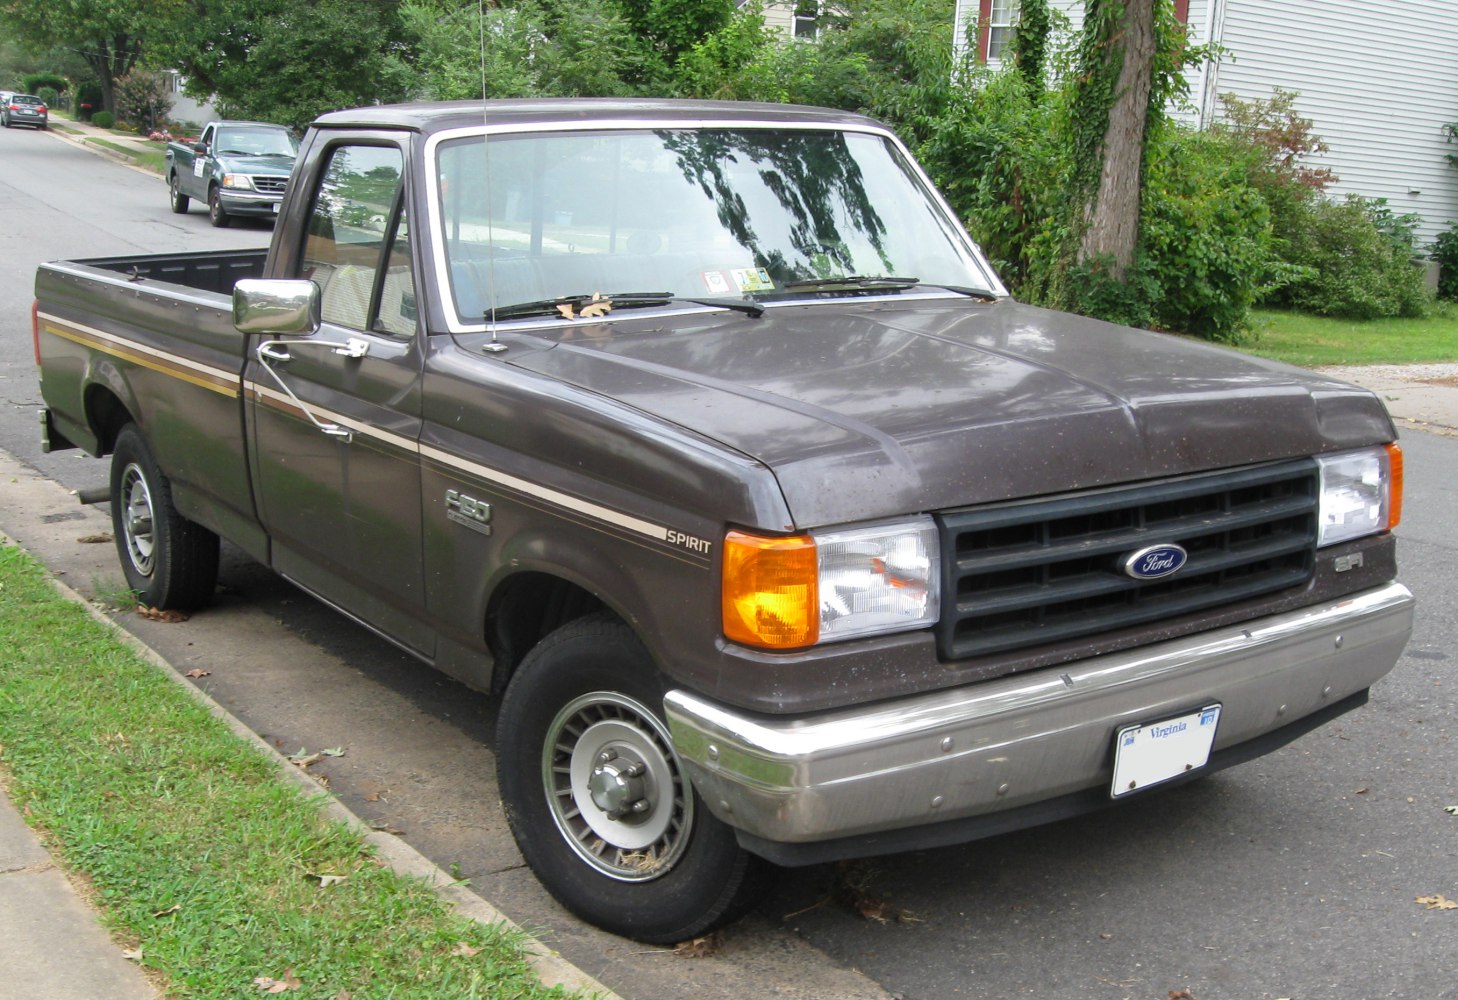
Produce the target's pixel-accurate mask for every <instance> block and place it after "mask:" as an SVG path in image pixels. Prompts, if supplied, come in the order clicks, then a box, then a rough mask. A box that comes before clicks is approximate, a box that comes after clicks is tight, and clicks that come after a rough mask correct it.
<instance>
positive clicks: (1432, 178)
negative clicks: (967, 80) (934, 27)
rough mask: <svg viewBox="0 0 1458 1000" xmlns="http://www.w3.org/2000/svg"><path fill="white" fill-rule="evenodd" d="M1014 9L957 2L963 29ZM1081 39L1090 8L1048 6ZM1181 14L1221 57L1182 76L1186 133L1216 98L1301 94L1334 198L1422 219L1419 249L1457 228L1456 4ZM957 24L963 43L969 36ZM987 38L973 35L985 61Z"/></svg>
mask: <svg viewBox="0 0 1458 1000" xmlns="http://www.w3.org/2000/svg"><path fill="white" fill-rule="evenodd" d="M1004 3H1011V4H1012V5H1013V6H1014V7H1015V6H1016V4H1017V0H957V17H958V21H957V23H958V25H959V26H965V25H966V24H967V23H968V21H969V20H975V21H976V23H977V24H979V25H985V24H990V22H992V21H993V14H994V10H993V8H994V7H995V6H1001V5H1002V4H1004ZM1050 4H1051V6H1053V7H1055V8H1057V9H1059V10H1062V11H1063V12H1064V13H1066V14H1067V15H1068V16H1069V19H1070V21H1071V22H1072V24H1073V27H1074V30H1077V28H1078V26H1079V25H1080V23H1081V21H1082V16H1083V0H1050ZM1176 10H1177V12H1178V13H1180V14H1181V15H1182V16H1183V17H1184V18H1185V21H1186V23H1187V24H1188V25H1189V28H1190V37H1191V39H1192V40H1193V41H1194V42H1196V43H1197V44H1206V43H1210V42H1213V43H1215V44H1216V45H1218V46H1220V47H1221V48H1222V49H1223V50H1224V54H1223V55H1222V56H1221V57H1220V59H1219V61H1218V62H1216V63H1213V64H1209V65H1206V66H1201V67H1199V68H1191V69H1190V70H1188V71H1187V72H1186V77H1187V79H1188V80H1189V83H1190V105H1189V106H1187V107H1184V108H1180V109H1177V113H1178V115H1179V116H1180V117H1181V118H1183V119H1185V120H1186V121H1188V122H1189V123H1191V124H1197V125H1203V124H1208V123H1209V122H1211V121H1214V120H1217V119H1218V118H1219V117H1220V113H1221V106H1220V95H1221V94H1228V93H1233V94H1235V95H1236V96H1237V97H1239V98H1241V99H1243V100H1254V99H1257V98H1269V97H1270V96H1271V95H1272V93H1273V91H1274V90H1275V89H1276V88H1278V87H1279V88H1281V89H1283V90H1292V91H1296V92H1298V93H1299V94H1300V96H1299V97H1298V98H1297V99H1296V109H1297V111H1298V112H1299V113H1300V114H1301V115H1302V116H1303V117H1306V118H1310V119H1311V121H1312V123H1313V130H1314V132H1315V133H1316V135H1318V136H1320V137H1321V139H1322V140H1323V141H1324V142H1325V143H1326V144H1327V146H1328V147H1329V150H1328V152H1326V153H1325V154H1323V155H1320V156H1314V157H1311V158H1310V160H1309V162H1308V165H1309V166H1312V167H1329V168H1330V169H1331V170H1332V171H1333V172H1334V173H1335V174H1336V175H1337V177H1338V178H1339V179H1338V180H1337V181H1336V182H1335V183H1334V184H1332V185H1331V186H1330V187H1329V188H1328V191H1329V192H1330V193H1332V194H1334V195H1336V196H1341V195H1344V194H1348V193H1351V194H1360V195H1363V196H1365V197H1368V198H1386V199H1387V202H1388V206H1389V207H1390V208H1391V209H1392V210H1393V211H1394V212H1397V213H1398V214H1404V213H1408V212H1412V213H1416V214H1417V215H1418V216H1420V217H1421V219H1422V223H1421V225H1420V227H1419V230H1418V240H1419V243H1420V244H1426V243H1428V242H1430V241H1431V240H1432V239H1433V237H1434V236H1436V235H1437V233H1439V232H1440V231H1442V230H1444V229H1447V228H1448V226H1449V224H1450V223H1452V222H1453V221H1455V220H1458V168H1455V167H1453V166H1451V165H1450V164H1449V163H1448V161H1447V159H1446V156H1447V154H1449V153H1458V144H1450V143H1449V142H1448V137H1447V133H1446V132H1445V130H1444V128H1443V126H1444V125H1446V124H1447V123H1448V122H1455V121H1458V0H1179V2H1178V3H1177V4H1176ZM964 31H965V28H964V27H959V30H958V33H957V34H958V38H959V39H961V38H962V37H963V36H964ZM991 34H992V32H990V31H989V30H987V29H985V28H984V29H982V30H980V31H979V33H978V39H977V40H978V43H979V52H980V55H981V56H982V57H983V58H987V57H988V56H989V55H991V56H993V57H994V58H991V59H988V61H989V62H992V63H995V62H996V59H995V56H996V55H997V53H996V52H995V51H993V52H989V51H988V50H989V48H993V49H995V46H994V45H991V44H990V43H991V42H992V38H991V37H990V36H991Z"/></svg>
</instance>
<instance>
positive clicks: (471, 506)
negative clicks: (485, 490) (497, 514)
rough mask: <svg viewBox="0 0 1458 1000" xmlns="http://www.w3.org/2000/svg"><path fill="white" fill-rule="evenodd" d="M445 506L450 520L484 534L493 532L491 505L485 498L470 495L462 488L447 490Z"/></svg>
mask: <svg viewBox="0 0 1458 1000" xmlns="http://www.w3.org/2000/svg"><path fill="white" fill-rule="evenodd" d="M445 507H446V517H447V518H448V519H449V520H452V521H455V522H456V523H457V524H464V525H465V526H466V527H468V528H470V529H471V530H472V531H479V532H481V534H483V535H489V534H491V505H490V504H489V503H487V502H486V501H485V500H477V499H476V498H475V497H468V496H466V494H464V493H462V492H461V491H460V490H446V494H445Z"/></svg>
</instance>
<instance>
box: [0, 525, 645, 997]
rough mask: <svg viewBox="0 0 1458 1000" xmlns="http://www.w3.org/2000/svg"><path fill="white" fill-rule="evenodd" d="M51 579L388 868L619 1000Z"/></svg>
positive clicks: (553, 975)
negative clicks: (263, 757) (262, 756)
mask: <svg viewBox="0 0 1458 1000" xmlns="http://www.w3.org/2000/svg"><path fill="white" fill-rule="evenodd" d="M0 542H3V543H5V544H8V545H14V546H15V547H17V548H20V549H21V550H22V551H27V550H25V547H24V546H22V545H21V544H20V543H19V542H18V541H16V540H15V539H13V538H11V537H10V536H9V535H7V534H5V533H3V532H0ZM32 558H34V557H32ZM42 565H44V564H42ZM49 579H50V583H51V586H52V587H54V588H55V590H56V592H57V593H59V594H60V595H61V596H62V597H64V598H66V599H67V600H69V601H72V602H74V603H76V604H79V605H81V606H82V607H83V608H85V609H86V613H87V614H89V615H90V616H91V617H92V618H93V619H94V620H96V621H97V622H99V623H101V624H102V625H105V626H106V627H107V629H108V630H109V631H110V632H111V634H112V636H113V637H114V638H115V639H116V640H117V641H119V642H121V643H122V644H123V645H125V646H127V647H128V648H129V649H131V650H132V651H133V652H134V653H136V654H137V655H138V656H140V657H141V658H142V659H143V660H145V661H146V662H148V663H150V664H151V665H152V666H154V667H157V668H158V669H159V670H160V672H161V673H162V674H163V676H165V677H167V678H168V679H170V680H171V681H172V682H173V683H175V684H177V685H178V686H179V687H180V688H182V689H183V690H185V691H187V693H188V694H189V695H190V696H191V697H192V698H193V699H194V700H196V701H197V702H198V703H199V704H200V705H202V706H204V707H205V708H206V709H207V710H208V711H209V712H211V713H212V714H213V715H214V716H215V717H216V718H218V719H220V720H222V721H223V722H224V723H225V724H226V725H227V726H228V728H229V729H230V730H232V731H233V733H234V734H235V735H237V736H240V737H242V738H243V739H245V740H248V741H249V742H250V743H252V744H253V745H254V746H256V747H258V748H259V749H260V750H262V751H263V752H264V753H265V755H266V756H267V757H268V758H269V759H270V760H271V761H273V763H274V766H275V768H276V769H277V771H278V773H279V774H280V775H281V776H282V777H283V778H284V779H285V780H287V781H290V782H293V783H294V784H296V785H298V786H299V787H300V788H301V789H303V790H304V791H305V792H307V793H308V794H309V795H312V796H322V797H323V799H322V808H323V812H324V816H325V818H327V819H329V820H332V821H333V822H336V823H343V824H344V825H346V826H348V827H350V828H351V829H352V830H354V831H355V832H357V833H358V834H360V835H361V836H362V837H363V838H364V840H365V841H366V842H367V843H368V844H369V845H370V846H371V847H372V848H374V850H375V852H376V853H377V854H378V856H379V857H380V859H381V860H383V861H384V862H385V863H386V864H387V865H389V866H390V868H391V870H393V871H395V872H397V873H399V874H401V875H406V876H410V877H413V878H417V879H420V880H421V881H423V882H425V883H426V885H428V886H429V887H430V888H431V889H432V890H433V891H434V892H435V894H436V896H438V897H439V898H440V899H441V900H442V901H443V902H445V903H446V904H447V905H448V906H449V907H450V908H451V909H452V910H454V911H455V912H456V913H459V914H460V915H461V916H463V917H466V918H467V919H470V920H474V921H476V922H478V923H483V924H493V925H496V926H498V927H501V928H503V929H505V930H508V931H513V932H515V933H517V934H520V935H521V936H522V943H523V947H524V949H525V951H526V953H527V961H528V963H529V964H530V965H531V966H532V968H533V970H534V971H535V972H536V974H537V977H538V978H539V979H540V980H541V981H542V983H543V984H544V985H546V986H561V987H562V988H563V989H566V990H569V991H575V992H579V993H582V994H585V995H587V996H592V997H597V998H599V1000H621V998H620V997H618V995H617V994H615V993H613V992H612V991H610V990H609V989H608V988H607V987H605V986H603V985H602V984H601V983H599V982H598V981H597V980H596V979H594V978H592V977H591V976H589V975H588V974H587V973H585V972H583V971H582V970H581V969H579V968H577V966H575V965H573V964H572V963H570V962H568V961H567V960H566V959H565V958H563V957H562V956H561V955H559V954H557V953H556V952H555V951H553V950H552V949H550V948H548V947H547V946H546V945H545V944H543V943H542V942H541V941H540V940H538V939H537V938H534V937H532V936H531V935H530V934H529V933H528V932H527V931H526V930H525V929H524V928H522V927H521V926H520V925H518V924H517V923H515V922H514V921H512V920H511V919H510V918H509V917H507V916H506V915H505V914H503V913H502V912H501V911H500V910H498V909H496V907H494V906H492V905H491V903H490V902H488V901H487V900H486V899H484V898H483V897H481V896H479V895H477V894H476V893H475V892H472V891H471V890H470V889H469V888H468V887H466V886H465V885H463V884H461V882H460V881H459V880H457V879H455V878H453V877H452V876H451V875H450V874H449V873H448V872H446V871H444V870H443V869H441V868H440V867H439V866H438V865H436V864H435V863H434V862H432V861H431V860H430V859H429V858H427V857H425V855H423V854H421V853H420V852H419V851H417V850H416V849H415V848H414V847H412V846H410V845H409V844H408V843H406V842H405V841H403V840H401V839H400V838H398V837H395V836H393V835H391V834H387V833H381V832H380V831H378V830H375V829H373V828H372V827H370V826H369V825H368V824H366V823H365V822H364V821H363V820H361V819H360V818H359V817H358V816H356V815H355V814H354V813H353V812H351V811H350V810H349V809H348V808H347V807H346V806H345V805H344V804H343V803H342V802H340V801H339V800H338V799H337V798H335V797H334V796H333V795H331V794H329V793H328V791H327V790H326V789H324V788H322V787H320V785H319V784H318V782H316V781H314V780H313V779H312V778H310V777H309V776H308V775H307V774H305V773H304V772H303V771H301V770H300V769H299V768H298V767H296V766H294V765H293V764H292V763H290V762H289V760H288V758H286V757H284V756H283V755H282V754H280V753H279V752H278V750H276V749H275V748H274V747H273V746H271V745H270V744H269V743H268V741H267V740H265V739H263V738H262V737H260V736H259V735H258V734H257V733H255V732H254V731H253V730H252V729H249V728H248V726H246V725H245V724H244V723H243V722H242V721H240V720H239V719H238V718H237V717H235V716H234V715H233V714H232V713H231V712H229V711H228V710H227V709H225V708H224V707H223V706H221V705H219V704H218V703H217V702H215V701H213V699H212V698H210V697H209V696H208V695H207V693H206V692H205V691H203V690H201V689H200V688H198V687H196V686H195V685H193V684H190V683H188V681H187V680H186V678H184V677H182V676H181V675H180V674H178V673H177V671H176V670H174V669H173V667H172V664H171V663H169V662H168V661H167V660H166V659H164V658H163V657H162V655H161V654H159V653H158V652H157V651H156V650H154V649H153V648H152V647H151V646H148V645H147V644H146V643H144V642H143V641H142V640H141V639H138V638H137V637H136V636H134V635H132V634H131V633H130V632H128V631H127V630H126V629H124V628H122V627H121V626H120V625H118V624H117V623H116V622H115V621H113V620H112V619H111V618H110V617H109V616H107V615H106V614H105V613H104V612H103V611H102V610H101V609H100V608H98V607H97V606H96V605H95V604H93V603H92V602H91V601H89V600H88V599H87V598H86V597H85V595H83V594H81V593H80V592H78V591H76V590H74V589H73V588H71V587H70V586H68V585H67V584H65V583H63V582H61V581H60V580H58V579H56V578H55V577H54V576H50V577H49Z"/></svg>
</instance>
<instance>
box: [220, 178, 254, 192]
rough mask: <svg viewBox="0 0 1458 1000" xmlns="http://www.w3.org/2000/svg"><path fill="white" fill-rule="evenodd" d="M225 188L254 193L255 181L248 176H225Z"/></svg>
mask: <svg viewBox="0 0 1458 1000" xmlns="http://www.w3.org/2000/svg"><path fill="white" fill-rule="evenodd" d="M223 187H225V188H237V189H240V190H244V191H252V190H253V181H252V179H251V178H249V176H248V175H247V174H224V175H223Z"/></svg>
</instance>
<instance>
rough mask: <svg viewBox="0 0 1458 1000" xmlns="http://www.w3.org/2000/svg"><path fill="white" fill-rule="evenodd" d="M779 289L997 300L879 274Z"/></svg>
mask: <svg viewBox="0 0 1458 1000" xmlns="http://www.w3.org/2000/svg"><path fill="white" fill-rule="evenodd" d="M780 288H781V289H782V290H784V291H813V292H892V291H895V292H899V291H902V290H904V289H908V288H940V289H943V290H944V291H948V292H955V293H956V294H958V295H965V296H967V297H968V298H974V299H984V300H986V301H988V302H993V301H995V300H996V299H997V293H996V292H994V291H992V290H991V289H988V288H976V287H973V286H971V285H943V284H939V283H937V282H928V281H922V280H921V279H920V278H903V277H894V276H891V275H876V274H852V275H847V276H845V277H841V278H805V279H803V280H801V281H786V282H785V283H784V284H782V285H781V286H780Z"/></svg>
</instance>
